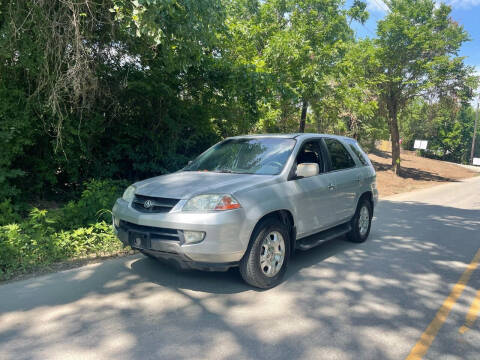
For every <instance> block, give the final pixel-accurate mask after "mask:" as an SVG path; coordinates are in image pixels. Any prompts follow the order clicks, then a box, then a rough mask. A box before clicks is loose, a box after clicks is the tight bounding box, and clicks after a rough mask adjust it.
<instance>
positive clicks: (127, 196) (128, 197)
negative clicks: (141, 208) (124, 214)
mask: <svg viewBox="0 0 480 360" xmlns="http://www.w3.org/2000/svg"><path fill="white" fill-rule="evenodd" d="M135 190H137V189H136V187H135V186H133V185H130V186H129V187H128V188H127V190H125V192H124V193H123V196H122V199H123V200H125V201H128V202H132V200H133V197H134V196H135Z"/></svg>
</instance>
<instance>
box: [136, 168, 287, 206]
mask: <svg viewBox="0 0 480 360" xmlns="http://www.w3.org/2000/svg"><path fill="white" fill-rule="evenodd" d="M277 181H279V180H278V177H277V176H274V175H253V174H228V173H215V172H203V171H202V172H200V171H179V172H176V173H173V174H168V175H162V176H157V177H154V178H151V179H147V180H144V181H140V182H137V183H135V186H136V188H137V189H136V191H135V193H136V194H139V195H146V196H155V197H165V198H174V199H188V198H191V197H192V196H194V195H198V194H209V193H228V194H234V193H236V192H238V191H241V190H248V189H249V188H252V187H257V188H258V187H259V186H265V185H268V184H270V183H273V182H277Z"/></svg>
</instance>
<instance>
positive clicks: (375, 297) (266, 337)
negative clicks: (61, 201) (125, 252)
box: [0, 200, 480, 359]
mask: <svg viewBox="0 0 480 360" xmlns="http://www.w3.org/2000/svg"><path fill="white" fill-rule="evenodd" d="M479 230H480V210H467V209H458V208H451V207H445V206H437V205H428V204H424V203H415V202H410V203H407V202H393V201H385V200H384V201H382V202H380V204H379V206H378V208H377V209H376V219H375V221H374V225H373V228H372V233H371V237H370V239H369V240H368V241H367V242H366V243H363V244H351V243H348V242H347V241H345V240H344V239H342V238H340V239H336V240H333V241H330V242H327V243H324V244H322V245H320V246H319V247H317V248H314V249H312V250H310V251H308V252H300V253H298V254H297V255H296V256H295V257H294V258H293V259H292V262H291V264H290V266H289V269H288V272H287V274H286V277H285V280H284V282H283V283H282V284H281V285H280V286H278V287H276V288H274V289H271V290H268V291H257V290H254V289H251V288H250V287H248V286H247V285H245V284H244V283H243V282H242V280H241V277H240V275H239V274H238V272H237V271H235V270H230V271H228V272H225V273H206V272H199V271H179V270H176V269H174V268H171V267H169V266H167V265H164V264H161V263H158V262H156V261H154V260H151V259H147V258H143V257H141V256H139V255H136V256H133V257H127V258H122V259H115V260H110V261H105V262H104V263H101V264H100V265H97V266H88V267H84V268H81V269H76V270H71V271H66V272H62V273H57V274H51V275H47V276H43V277H40V278H36V279H30V280H26V281H22V282H17V283H10V284H6V285H3V286H0V344H1V346H0V358H1V359H27V358H29V359H30V358H42V359H44V358H52V357H58V356H59V355H60V354H70V355H72V357H77V358H89V357H96V358H106V359H108V358H115V359H118V358H130V359H131V358H167V359H170V358H171V359H192V358H205V359H206V358H215V359H252V358H255V359H267V358H268V359H270V358H277V359H291V358H302V359H304V358H305V359H334V358H335V359H338V358H340V359H399V358H404V357H405V356H406V355H407V354H408V352H409V351H410V348H411V346H412V345H413V344H414V343H415V342H416V341H417V340H418V336H419V334H420V333H421V332H422V331H423V330H424V329H425V327H426V325H428V323H429V322H430V320H431V319H432V318H433V316H434V314H435V313H436V311H437V309H438V308H439V306H440V305H441V303H442V302H443V300H444V298H445V297H446V295H448V293H449V291H450V289H451V286H452V285H453V284H455V283H456V282H457V281H458V278H459V276H460V274H461V273H462V272H463V270H464V269H465V266H466V264H468V263H469V262H470V261H471V259H472V257H473V254H474V253H475V251H476V250H477V249H478V247H479V246H480V231H479ZM475 289H480V277H478V276H477V277H472V279H471V280H470V282H469V284H468V287H467V289H466V290H465V292H466V293H467V294H470V293H474V290H475ZM462 301H463V300H460V301H459V309H461V310H462V311H463V310H464V309H465V308H466V309H468V306H469V304H468V303H467V302H465V303H463V302H462ZM450 318H451V316H450V317H449V319H447V322H448V321H450ZM472 334H474V335H475V334H478V335H479V336H480V326H479V324H478V321H477V323H476V327H475V329H472V330H471V331H470V334H469V335H468V336H470V337H471V338H472V339H474V338H475V337H472ZM455 336H457V335H455ZM475 336H476V335H475ZM469 339H470V338H468V337H465V338H463V342H462V344H463V345H461V347H460V348H459V347H458V346H459V345H458V341H457V340H458V339H457V338H456V337H452V340H451V341H455V342H456V344H457V345H456V346H452V345H451V344H450V343H449V341H444V342H439V343H436V350H435V351H439V353H441V354H442V355H443V356H445V357H447V356H452V357H455V356H456V357H458V358H462V359H477V358H478V354H479V353H480V342H475V341H473V340H469ZM459 351H460V355H459V353H458V352H459Z"/></svg>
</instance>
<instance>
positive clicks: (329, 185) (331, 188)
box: [328, 184, 337, 190]
mask: <svg viewBox="0 0 480 360" xmlns="http://www.w3.org/2000/svg"><path fill="white" fill-rule="evenodd" d="M336 188H337V186H336V185H335V184H328V190H335V189H336Z"/></svg>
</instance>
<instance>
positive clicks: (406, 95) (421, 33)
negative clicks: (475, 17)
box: [375, 0, 473, 175]
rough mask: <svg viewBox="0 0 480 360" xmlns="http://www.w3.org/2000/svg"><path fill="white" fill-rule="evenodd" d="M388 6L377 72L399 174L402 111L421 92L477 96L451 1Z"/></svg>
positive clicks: (398, 1) (409, 0)
mask: <svg viewBox="0 0 480 360" xmlns="http://www.w3.org/2000/svg"><path fill="white" fill-rule="evenodd" d="M387 5H388V7H389V9H390V11H389V13H388V14H387V16H386V17H385V19H383V20H381V21H379V22H378V29H377V36H378V38H377V39H376V40H375V44H376V46H377V57H378V60H379V65H380V66H379V67H378V68H377V71H376V75H377V77H378V79H379V83H378V86H379V105H380V108H381V109H382V110H383V112H384V114H385V117H386V118H387V120H388V125H389V129H390V136H391V141H392V166H393V170H394V173H395V174H397V175H399V174H400V143H399V125H398V115H399V113H400V112H401V111H402V109H404V108H405V106H407V105H408V103H409V102H410V101H412V100H413V99H414V98H416V97H419V96H423V97H428V96H434V97H437V98H438V97H442V96H447V95H451V96H452V95H454V96H467V97H468V96H471V94H470V93H469V91H468V87H469V85H471V84H472V73H473V68H471V67H469V66H466V65H465V64H464V63H463V58H461V57H458V55H457V54H458V50H459V49H460V46H461V45H462V43H463V42H465V41H467V40H468V35H467V32H466V31H465V30H464V29H463V27H462V26H460V25H459V24H457V23H456V22H454V21H453V20H452V19H451V18H450V17H449V14H450V12H451V8H450V7H449V6H447V5H445V4H440V5H438V6H437V3H436V2H435V1H433V0H391V1H388V3H387ZM432 94H435V95H432Z"/></svg>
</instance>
